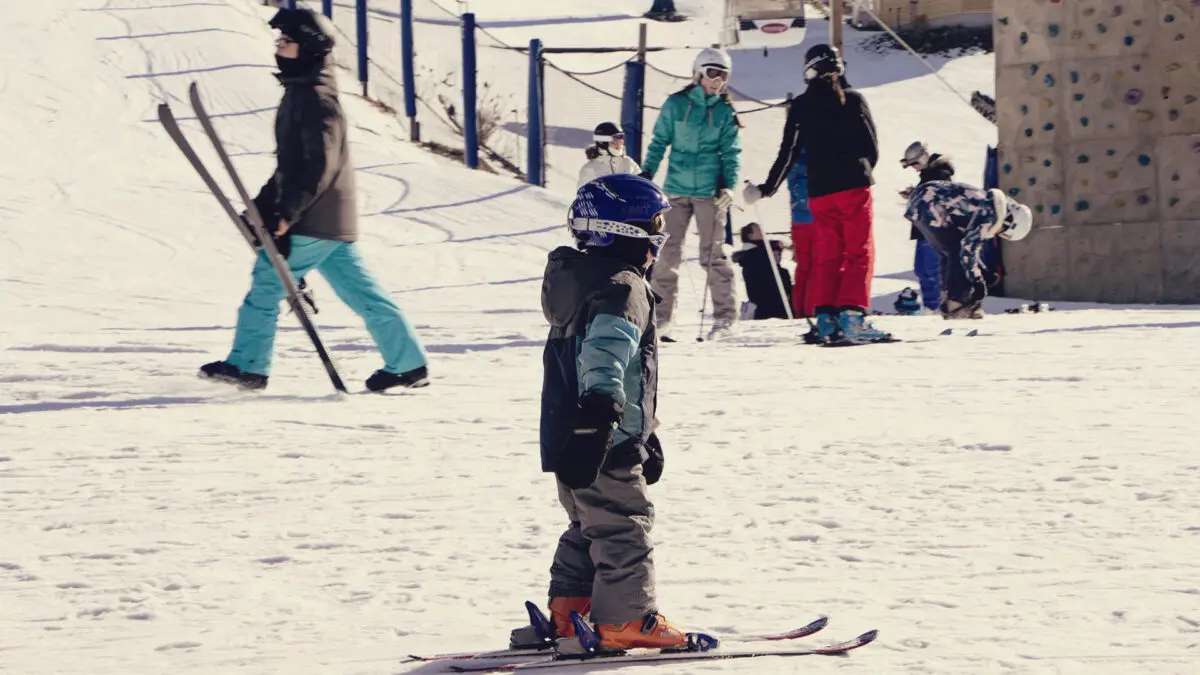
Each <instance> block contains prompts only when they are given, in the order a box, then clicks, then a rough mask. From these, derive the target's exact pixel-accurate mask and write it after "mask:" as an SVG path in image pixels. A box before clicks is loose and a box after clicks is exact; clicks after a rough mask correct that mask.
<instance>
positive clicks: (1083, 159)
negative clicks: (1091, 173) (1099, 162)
mask: <svg viewBox="0 0 1200 675" xmlns="http://www.w3.org/2000/svg"><path fill="white" fill-rule="evenodd" d="M1090 161H1092V160H1091V159H1090V158H1089V157H1088V156H1087V155H1080V156H1078V157H1076V158H1075V163H1076V164H1087V163H1088V162H1090Z"/></svg>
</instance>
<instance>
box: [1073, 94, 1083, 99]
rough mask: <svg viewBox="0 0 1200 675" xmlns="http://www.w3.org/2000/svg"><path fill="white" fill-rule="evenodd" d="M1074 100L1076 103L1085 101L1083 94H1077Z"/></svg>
mask: <svg viewBox="0 0 1200 675" xmlns="http://www.w3.org/2000/svg"><path fill="white" fill-rule="evenodd" d="M1073 98H1074V99H1075V100H1076V101H1082V100H1083V94H1075V96H1074V97H1073Z"/></svg>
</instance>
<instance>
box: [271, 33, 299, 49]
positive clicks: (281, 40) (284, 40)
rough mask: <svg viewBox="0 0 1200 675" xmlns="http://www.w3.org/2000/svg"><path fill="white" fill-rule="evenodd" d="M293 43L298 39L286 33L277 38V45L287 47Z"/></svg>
mask: <svg viewBox="0 0 1200 675" xmlns="http://www.w3.org/2000/svg"><path fill="white" fill-rule="evenodd" d="M292 44H296V41H295V40H293V39H292V38H290V37H288V36H286V35H280V36H279V37H277V38H275V46H276V47H286V46H288V45H292Z"/></svg>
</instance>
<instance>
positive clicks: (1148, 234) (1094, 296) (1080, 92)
mask: <svg viewBox="0 0 1200 675" xmlns="http://www.w3.org/2000/svg"><path fill="white" fill-rule="evenodd" d="M994 29H995V41H996V69H997V70H996V107H997V124H998V125H999V137H1000V147H999V165H1000V167H999V168H1000V187H1001V189H1003V190H1005V191H1006V192H1007V193H1008V194H1010V195H1012V196H1013V197H1015V198H1016V199H1018V200H1019V201H1021V202H1024V203H1025V204H1028V205H1029V206H1030V207H1031V208H1033V210H1034V218H1035V221H1034V231H1033V233H1032V234H1031V235H1030V236H1029V237H1028V238H1027V239H1025V240H1024V241H1021V242H1013V243H1005V244H1004V262H1005V265H1006V267H1007V268H1008V273H1009V276H1008V281H1007V283H1006V291H1007V292H1008V294H1009V295H1012V296H1017V297H1026V298H1038V299H1048V300H1053V299H1057V300H1081V301H1099V302H1183V303H1197V302H1200V0H1075V1H1064V2H1057V0H1008V1H1006V2H1003V3H997V5H996V20H995V23H994Z"/></svg>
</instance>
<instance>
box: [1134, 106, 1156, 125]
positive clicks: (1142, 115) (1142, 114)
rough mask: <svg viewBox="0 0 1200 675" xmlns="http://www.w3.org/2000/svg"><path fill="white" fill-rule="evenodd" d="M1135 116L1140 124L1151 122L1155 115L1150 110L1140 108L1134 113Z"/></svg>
mask: <svg viewBox="0 0 1200 675" xmlns="http://www.w3.org/2000/svg"><path fill="white" fill-rule="evenodd" d="M1133 116H1134V118H1135V119H1137V121H1139V122H1149V121H1150V120H1152V119H1154V113H1153V112H1152V111H1150V110H1146V109H1145V108H1138V109H1137V110H1136V111H1134V113H1133Z"/></svg>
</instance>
